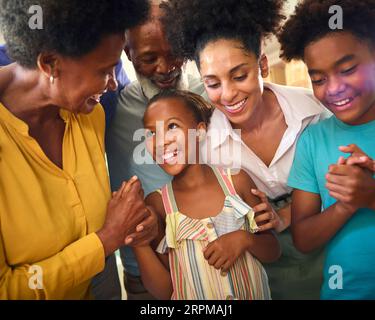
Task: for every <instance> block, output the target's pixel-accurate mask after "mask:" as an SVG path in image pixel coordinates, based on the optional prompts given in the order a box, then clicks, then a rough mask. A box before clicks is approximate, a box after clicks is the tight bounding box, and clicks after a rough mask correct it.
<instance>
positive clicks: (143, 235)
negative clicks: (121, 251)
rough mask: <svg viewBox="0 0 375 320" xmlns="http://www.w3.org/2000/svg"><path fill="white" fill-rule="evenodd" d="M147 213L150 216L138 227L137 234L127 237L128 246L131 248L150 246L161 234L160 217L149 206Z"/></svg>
mask: <svg viewBox="0 0 375 320" xmlns="http://www.w3.org/2000/svg"><path fill="white" fill-rule="evenodd" d="M147 211H148V213H149V216H148V217H146V218H145V219H144V220H143V221H142V222H141V223H140V224H138V225H137V227H136V229H135V231H136V232H134V233H132V234H131V235H129V236H127V237H126V239H125V244H126V245H128V246H131V247H144V246H148V245H149V244H150V243H151V241H153V240H154V239H155V238H156V237H157V235H158V232H159V223H158V222H159V221H158V215H157V214H156V213H155V211H154V209H153V208H152V207H150V206H147Z"/></svg>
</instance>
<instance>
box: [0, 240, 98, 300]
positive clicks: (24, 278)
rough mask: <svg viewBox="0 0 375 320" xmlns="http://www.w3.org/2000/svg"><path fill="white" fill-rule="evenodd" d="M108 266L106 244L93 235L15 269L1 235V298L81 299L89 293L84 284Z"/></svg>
mask: <svg viewBox="0 0 375 320" xmlns="http://www.w3.org/2000/svg"><path fill="white" fill-rule="evenodd" d="M26 248H27V244H25V250H27V249H26ZM104 264H105V257H104V249H103V245H102V243H101V241H100V239H99V238H98V236H97V235H96V233H91V234H89V235H87V236H84V237H83V238H81V239H79V240H77V241H75V242H74V243H72V244H70V245H69V246H67V247H66V248H64V249H63V250H62V251H61V252H59V253H57V254H55V255H53V256H51V257H49V258H47V259H45V260H42V261H38V262H36V263H33V264H32V265H20V266H15V267H11V266H9V265H8V264H7V261H6V255H5V251H4V245H3V240H2V235H1V234H0V299H77V298H79V297H80V294H81V295H82V293H84V292H85V288H84V287H82V286H80V285H83V283H84V282H85V281H89V280H90V279H91V278H92V277H94V276H95V275H96V274H97V273H99V272H101V271H102V270H103V269H104ZM87 287H88V284H87ZM86 291H87V289H86Z"/></svg>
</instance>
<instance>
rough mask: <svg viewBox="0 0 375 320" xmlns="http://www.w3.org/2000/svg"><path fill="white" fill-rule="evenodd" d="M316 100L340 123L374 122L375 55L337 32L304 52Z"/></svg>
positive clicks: (355, 40) (352, 36) (352, 39)
mask: <svg viewBox="0 0 375 320" xmlns="http://www.w3.org/2000/svg"><path fill="white" fill-rule="evenodd" d="M304 61H305V63H306V65H307V67H308V70H309V74H310V77H311V81H312V85H313V89H314V94H315V96H316V97H317V98H318V99H319V100H320V101H321V102H322V103H323V104H324V105H325V106H326V107H327V108H328V109H329V110H330V111H332V112H333V113H334V114H335V116H336V117H337V118H338V119H340V120H341V121H343V122H345V123H347V124H350V125H358V124H363V123H367V122H369V121H372V120H375V51H374V50H370V46H369V44H367V43H365V42H363V41H360V40H359V39H358V38H357V37H355V36H354V35H352V34H351V33H347V32H340V33H338V32H336V33H331V34H328V35H327V36H325V37H324V38H322V39H320V40H318V41H316V42H313V43H311V44H309V45H308V46H307V47H306V48H305V51H304Z"/></svg>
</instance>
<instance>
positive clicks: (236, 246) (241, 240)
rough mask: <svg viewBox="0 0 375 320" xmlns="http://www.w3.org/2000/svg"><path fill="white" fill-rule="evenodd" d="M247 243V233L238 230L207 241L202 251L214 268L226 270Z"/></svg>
mask: <svg viewBox="0 0 375 320" xmlns="http://www.w3.org/2000/svg"><path fill="white" fill-rule="evenodd" d="M248 244H249V233H248V232H247V231H244V230H238V231H234V232H230V233H227V234H224V235H222V236H221V237H219V238H218V239H216V240H215V241H213V242H211V243H209V244H208V245H207V247H206V248H205V249H204V251H203V255H204V257H205V259H206V260H207V261H208V263H209V264H210V265H211V266H213V267H214V268H215V269H221V270H222V271H223V272H227V271H228V270H229V268H230V267H231V266H232V265H233V264H234V263H235V261H236V260H237V259H238V257H240V256H241V255H242V254H243V253H244V252H245V251H246V250H247V247H248Z"/></svg>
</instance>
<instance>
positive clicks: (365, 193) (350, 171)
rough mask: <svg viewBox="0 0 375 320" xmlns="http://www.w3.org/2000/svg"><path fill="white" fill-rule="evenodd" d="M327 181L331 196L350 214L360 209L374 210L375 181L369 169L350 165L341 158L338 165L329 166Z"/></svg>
mask: <svg viewBox="0 0 375 320" xmlns="http://www.w3.org/2000/svg"><path fill="white" fill-rule="evenodd" d="M326 179H327V184H326V187H327V189H328V190H329V194H330V196H331V197H333V198H335V199H336V200H337V201H338V202H339V203H341V204H342V205H343V207H344V208H345V210H347V211H348V212H349V213H350V214H354V213H355V211H357V210H358V209H359V208H374V206H375V203H374V202H375V179H374V178H373V174H372V172H371V171H369V170H368V169H363V168H360V167H359V166H357V165H348V164H346V163H345V159H344V158H343V157H340V159H339V160H338V163H337V164H335V165H331V166H329V170H328V173H327V175H326Z"/></svg>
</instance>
